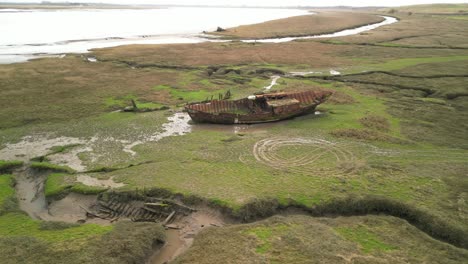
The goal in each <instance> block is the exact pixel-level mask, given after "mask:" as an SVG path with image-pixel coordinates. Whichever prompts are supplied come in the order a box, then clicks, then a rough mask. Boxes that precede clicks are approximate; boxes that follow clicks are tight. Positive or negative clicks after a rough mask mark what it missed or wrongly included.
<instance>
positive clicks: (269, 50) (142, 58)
mask: <svg viewBox="0 0 468 264" xmlns="http://www.w3.org/2000/svg"><path fill="white" fill-rule="evenodd" d="M348 49H350V48H348V47H343V46H339V47H338V46H334V45H326V44H322V43H315V42H291V43H283V44H254V43H201V44H171V45H131V46H122V47H117V48H108V49H99V50H95V51H94V53H95V55H96V56H97V57H98V58H99V59H100V60H112V61H118V60H121V61H131V62H136V63H139V64H145V63H154V64H160V65H178V66H206V65H239V64H290V65H298V64H304V65H310V66H313V67H318V68H321V67H336V66H339V65H344V64H345V63H346V61H347V60H344V59H333V60H330V56H331V55H332V54H333V53H336V52H339V51H344V50H348ZM298 51H300V52H298Z"/></svg>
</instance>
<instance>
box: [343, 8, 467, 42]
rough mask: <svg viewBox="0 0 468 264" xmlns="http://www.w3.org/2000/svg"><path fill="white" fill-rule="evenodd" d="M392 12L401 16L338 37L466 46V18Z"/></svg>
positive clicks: (367, 40) (366, 40) (352, 40)
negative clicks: (458, 18) (386, 22)
mask: <svg viewBox="0 0 468 264" xmlns="http://www.w3.org/2000/svg"><path fill="white" fill-rule="evenodd" d="M394 16H397V17H398V18H400V21H399V22H398V23H395V24H392V25H387V26H384V27H381V28H378V29H376V30H372V31H368V32H364V33H361V34H358V35H353V36H347V37H340V38H337V39H338V40H340V41H344V42H348V43H380V45H389V46H390V45H400V46H417V47H452V48H453V47H465V48H467V47H468V45H467V43H468V27H467V22H466V20H456V19H452V18H451V17H450V16H429V15H417V14H414V15H411V16H408V15H406V14H395V15H394ZM334 40H336V39H334Z"/></svg>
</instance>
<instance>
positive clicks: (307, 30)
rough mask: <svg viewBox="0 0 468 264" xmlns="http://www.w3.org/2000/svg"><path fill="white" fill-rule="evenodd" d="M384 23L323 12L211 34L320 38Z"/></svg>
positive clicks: (359, 15)
mask: <svg viewBox="0 0 468 264" xmlns="http://www.w3.org/2000/svg"><path fill="white" fill-rule="evenodd" d="M381 21H383V18H381V17H378V16H375V15H371V14H363V13H349V12H346V13H344V12H321V13H318V14H315V15H306V16H298V17H291V18H284V19H278V20H272V21H268V22H264V23H260V24H254V25H245V26H239V27H235V28H230V29H227V30H226V31H224V32H212V33H210V34H214V35H218V36H223V37H227V38H240V39H264V38H279V37H291V36H307V35H318V34H326V33H332V32H336V31H341V30H344V29H349V28H355V27H359V26H363V25H367V24H373V23H378V22H381Z"/></svg>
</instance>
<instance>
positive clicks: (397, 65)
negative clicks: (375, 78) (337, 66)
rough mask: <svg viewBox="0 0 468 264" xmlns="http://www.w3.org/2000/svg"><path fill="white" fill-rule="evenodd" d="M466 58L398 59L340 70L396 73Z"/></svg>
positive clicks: (389, 44)
mask: <svg viewBox="0 0 468 264" xmlns="http://www.w3.org/2000/svg"><path fill="white" fill-rule="evenodd" d="M379 45H381V46H384V47H385V46H387V47H395V46H401V45H400V44H395V43H379ZM466 60H468V56H465V55H461V56H460V55H458V56H431V57H426V58H424V57H423V58H400V59H390V60H385V61H381V62H379V63H374V64H364V65H358V66H353V67H349V68H347V69H344V70H342V71H341V72H342V73H344V74H352V73H360V72H363V71H397V70H402V69H405V68H408V67H412V66H417V65H421V64H431V63H447V62H450V63H453V62H458V61H466Z"/></svg>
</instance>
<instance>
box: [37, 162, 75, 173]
mask: <svg viewBox="0 0 468 264" xmlns="http://www.w3.org/2000/svg"><path fill="white" fill-rule="evenodd" d="M30 167H31V168H33V169H36V170H44V171H54V172H66V173H74V172H75V170H73V169H72V168H70V167H68V166H61V165H56V164H52V163H48V162H32V163H31V164H30Z"/></svg>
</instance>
